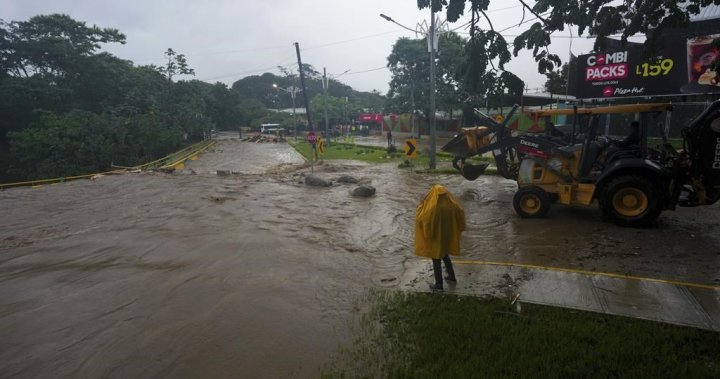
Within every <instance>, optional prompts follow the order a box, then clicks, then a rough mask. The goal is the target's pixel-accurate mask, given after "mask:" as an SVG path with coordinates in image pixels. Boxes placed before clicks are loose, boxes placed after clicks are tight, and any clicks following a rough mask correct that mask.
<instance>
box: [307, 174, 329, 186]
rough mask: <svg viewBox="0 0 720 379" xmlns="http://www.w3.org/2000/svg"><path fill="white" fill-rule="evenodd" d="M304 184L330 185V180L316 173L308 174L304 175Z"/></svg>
mask: <svg viewBox="0 0 720 379" xmlns="http://www.w3.org/2000/svg"><path fill="white" fill-rule="evenodd" d="M305 184H306V185H308V186H313V187H330V186H331V185H332V182H331V181H329V180H327V179H324V178H321V177H319V176H317V175H308V176H306V177H305Z"/></svg>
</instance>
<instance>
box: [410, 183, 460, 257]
mask: <svg viewBox="0 0 720 379" xmlns="http://www.w3.org/2000/svg"><path fill="white" fill-rule="evenodd" d="M464 230H465V211H464V210H463V208H462V206H461V205H460V202H458V201H457V199H455V196H453V195H452V193H450V191H448V189H447V188H445V186H443V185H440V184H435V185H433V186H432V187H431V188H430V191H429V192H428V194H427V195H425V198H424V199H423V201H421V202H420V204H419V205H418V207H417V211H416V212H415V254H417V255H419V256H424V257H429V258H434V259H440V258H442V257H444V256H445V255H447V254H452V255H459V254H460V234H461V233H462V232H463V231H464Z"/></svg>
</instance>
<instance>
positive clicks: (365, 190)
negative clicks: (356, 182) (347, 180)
mask: <svg viewBox="0 0 720 379" xmlns="http://www.w3.org/2000/svg"><path fill="white" fill-rule="evenodd" d="M352 195H353V196H354V197H371V196H374V195H375V187H372V186H360V187H357V188H355V189H354V190H353V191H352Z"/></svg>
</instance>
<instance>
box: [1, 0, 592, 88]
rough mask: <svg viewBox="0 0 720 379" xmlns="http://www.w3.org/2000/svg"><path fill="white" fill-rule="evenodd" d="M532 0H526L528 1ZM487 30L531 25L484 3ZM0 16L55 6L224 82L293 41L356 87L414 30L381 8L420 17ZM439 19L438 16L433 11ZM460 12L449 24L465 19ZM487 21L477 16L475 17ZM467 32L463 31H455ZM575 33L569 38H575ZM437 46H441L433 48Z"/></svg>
mask: <svg viewBox="0 0 720 379" xmlns="http://www.w3.org/2000/svg"><path fill="white" fill-rule="evenodd" d="M530 3H532V1H531V2H530ZM492 4H493V5H492V6H491V12H489V13H488V14H489V15H490V16H491V18H492V22H493V25H494V27H495V29H496V30H503V29H506V28H509V29H507V30H505V31H504V32H503V34H505V35H508V36H510V37H507V38H508V40H509V41H510V42H511V41H512V36H514V35H516V34H518V33H519V32H520V31H522V30H524V28H526V27H528V26H529V25H531V23H526V24H524V25H522V26H520V27H519V28H518V27H513V25H517V24H518V23H519V22H520V20H521V18H522V8H521V7H520V4H519V2H516V1H508V0H505V1H499V0H494V1H492ZM0 9H1V10H2V12H1V13H0V17H2V18H3V19H4V20H5V21H11V20H12V21H20V20H27V19H28V18H30V17H32V16H34V15H37V14H50V13H65V14H68V15H70V16H71V17H73V18H74V19H76V20H79V21H84V22H86V23H87V24H88V25H93V24H94V25H97V26H100V27H112V28H117V29H119V30H120V31H121V32H123V33H124V34H125V35H126V36H127V43H126V44H125V45H119V44H115V45H108V46H106V47H105V50H107V51H109V52H111V53H113V54H114V55H116V56H118V57H120V58H123V59H128V60H131V61H133V62H135V63H136V64H138V65H140V64H151V63H154V64H157V65H160V64H162V63H163V54H162V53H163V52H164V51H166V50H167V48H173V49H174V50H175V51H176V52H178V53H180V54H185V56H186V57H187V58H188V63H189V65H190V67H192V68H194V69H195V74H196V75H195V78H197V79H200V80H204V81H208V82H216V81H221V82H224V83H227V84H228V85H231V84H232V83H233V82H235V81H236V80H238V79H241V78H243V77H245V76H249V75H260V74H262V73H264V72H272V73H276V74H277V73H278V70H277V68H276V66H285V67H289V68H291V69H295V70H296V69H297V58H296V54H295V48H294V46H293V43H294V42H298V43H300V48H301V55H302V60H303V63H309V64H312V65H313V66H315V68H316V69H317V70H318V71H320V72H322V69H323V67H326V68H327V71H328V73H329V74H334V75H339V74H341V73H342V72H344V71H346V70H348V69H350V71H349V72H348V73H347V74H345V75H342V76H341V77H339V78H338V80H339V81H341V82H344V83H346V84H348V85H350V86H351V87H353V88H354V89H356V90H360V91H371V90H374V89H375V90H378V91H380V92H381V93H385V92H387V90H388V82H389V81H390V73H389V71H388V70H387V68H385V66H386V64H387V56H388V55H389V54H390V51H391V50H392V45H393V44H394V43H395V41H396V40H397V39H398V38H400V37H413V38H414V37H415V34H414V33H412V32H410V31H408V30H404V29H402V28H400V27H398V26H397V25H394V24H392V23H390V22H388V21H386V20H384V19H382V18H380V16H379V14H380V13H384V14H386V15H388V16H390V17H392V18H393V19H395V20H396V21H397V22H399V23H401V24H403V25H406V26H408V27H410V28H412V29H415V26H416V25H417V24H418V23H420V22H422V21H423V20H427V21H428V22H429V13H430V11H429V10H427V9H425V10H423V11H419V10H418V9H417V6H416V0H362V1H360V0H305V1H298V0H0ZM443 18H444V17H443ZM468 20H469V17H468V16H464V17H463V18H461V19H460V20H459V21H458V22H456V23H455V24H450V28H456V27H459V26H461V25H462V24H464V23H466V22H467V21H468ZM482 26H483V27H487V24H482ZM458 32H460V33H461V34H462V35H464V36H466V37H467V29H460V30H458ZM569 36H570V34H569V33H568V32H567V31H566V32H564V34H557V35H554V37H553V43H552V45H551V49H550V50H551V52H552V53H555V54H558V55H559V56H560V57H561V58H562V59H563V60H564V61H566V60H567V57H568V54H569V47H570V41H572V51H573V53H574V54H576V55H578V54H583V53H586V52H588V51H589V50H590V49H591V48H592V40H589V39H587V38H573V39H572V40H571V39H570V38H568V37H569ZM576 37H577V36H576ZM440 50H442V46H440ZM536 67H537V65H536V64H535V62H534V60H533V59H532V57H531V56H530V54H529V53H528V52H525V53H523V54H521V55H520V56H519V57H516V58H514V59H513V61H512V62H511V64H510V65H508V66H507V67H506V68H507V69H508V70H510V71H513V72H514V73H515V74H517V75H518V76H520V78H521V79H523V80H524V81H525V83H526V86H527V87H528V88H529V89H530V91H531V92H532V91H534V89H535V88H538V87H542V85H543V83H544V82H545V77H544V76H543V75H540V74H538V73H537V71H536Z"/></svg>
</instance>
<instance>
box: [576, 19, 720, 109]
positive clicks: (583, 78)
mask: <svg viewBox="0 0 720 379" xmlns="http://www.w3.org/2000/svg"><path fill="white" fill-rule="evenodd" d="M716 30H717V29H716ZM718 32H719V33H718V34H705V35H697V34H696V35H695V36H692V37H690V38H688V37H686V36H687V35H688V34H686V33H685V34H680V33H675V34H672V35H667V36H665V38H664V41H663V42H664V44H663V49H662V51H660V54H659V55H657V56H656V57H655V58H650V59H648V58H647V57H645V53H644V50H643V48H642V46H641V45H637V44H633V45H630V46H627V47H626V48H624V49H618V50H613V51H606V52H600V53H594V54H585V55H580V56H578V58H577V66H576V67H577V72H576V75H577V82H576V83H577V88H576V93H577V97H578V98H581V99H587V98H617V97H637V96H661V95H679V94H702V93H714V92H718V93H720V74H719V73H716V72H715V71H713V70H711V69H710V64H711V63H712V62H713V61H714V60H715V59H718V58H719V57H720V52H719V51H718V48H717V47H716V46H717V44H715V43H714V41H715V40H716V39H718V38H720V31H718ZM705 33H707V31H706V32H705Z"/></svg>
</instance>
